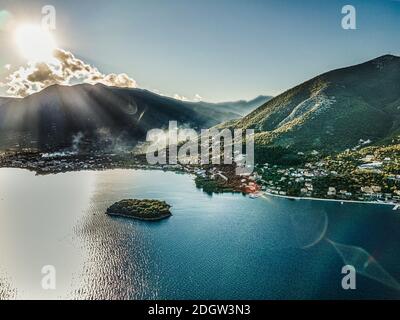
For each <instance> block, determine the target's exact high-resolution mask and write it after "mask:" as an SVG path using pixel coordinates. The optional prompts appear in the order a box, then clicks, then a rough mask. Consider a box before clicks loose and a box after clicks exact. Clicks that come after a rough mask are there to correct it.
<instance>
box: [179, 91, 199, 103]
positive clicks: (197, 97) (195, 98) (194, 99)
mask: <svg viewBox="0 0 400 320" xmlns="http://www.w3.org/2000/svg"><path fill="white" fill-rule="evenodd" d="M173 98H174V99H176V100H181V101H191V102H199V101H201V100H203V98H202V96H200V95H199V94H198V93H196V94H195V95H194V98H193V99H188V98H186V97H185V96H181V95H179V94H177V93H175V94H174V97H173Z"/></svg>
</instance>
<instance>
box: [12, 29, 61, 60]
mask: <svg viewBox="0 0 400 320" xmlns="http://www.w3.org/2000/svg"><path fill="white" fill-rule="evenodd" d="M15 42H16V44H17V46H18V49H19V50H20V52H21V54H22V55H23V57H24V58H26V59H27V60H29V61H31V62H49V61H51V60H52V59H53V52H54V50H55V49H56V48H57V44H56V41H55V40H54V38H53V36H52V35H51V33H50V32H49V31H46V30H44V29H42V28H41V27H40V26H35V25H22V26H20V27H18V28H17V29H16V32H15Z"/></svg>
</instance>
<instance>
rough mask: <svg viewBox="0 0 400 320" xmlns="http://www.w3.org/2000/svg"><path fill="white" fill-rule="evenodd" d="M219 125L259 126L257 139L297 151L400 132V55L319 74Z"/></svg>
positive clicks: (376, 140)
mask: <svg viewBox="0 0 400 320" xmlns="http://www.w3.org/2000/svg"><path fill="white" fill-rule="evenodd" d="M219 127H231V128H254V129H255V130H256V144H257V146H258V149H262V147H268V148H280V149H285V150H292V151H311V150H314V149H315V150H318V151H322V152H326V153H330V152H337V151H342V150H344V149H346V148H350V147H353V146H355V145H357V144H358V142H359V140H360V139H364V140H368V139H370V140H371V141H372V143H373V144H379V143H385V142H386V141H390V140H391V138H392V137H394V136H396V135H399V134H400V57H396V56H392V55H385V56H382V57H379V58H377V59H374V60H371V61H368V62H366V63H362V64H359V65H355V66H351V67H347V68H343V69H338V70H334V71H330V72H327V73H324V74H322V75H320V76H317V77H315V78H313V79H311V80H309V81H307V82H304V83H303V84H301V85H298V86H296V87H294V88H292V89H290V90H288V91H286V92H284V93H283V94H281V95H279V96H277V97H275V98H273V99H271V100H270V101H268V102H267V103H265V104H264V105H262V106H260V107H259V108H257V109H256V110H254V111H253V112H251V113H250V114H248V115H247V116H245V117H243V118H242V119H240V120H236V121H229V122H227V123H225V124H222V125H220V126H219Z"/></svg>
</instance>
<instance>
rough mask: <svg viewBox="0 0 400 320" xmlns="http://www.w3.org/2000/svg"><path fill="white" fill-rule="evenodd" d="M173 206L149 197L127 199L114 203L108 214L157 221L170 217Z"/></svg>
mask: <svg viewBox="0 0 400 320" xmlns="http://www.w3.org/2000/svg"><path fill="white" fill-rule="evenodd" d="M169 208H171V206H170V205H169V204H167V203H166V202H165V201H159V200H149V199H143V200H139V199H125V200H121V201H118V202H116V203H114V204H113V205H112V206H110V207H109V208H108V209H107V212H106V213H107V214H108V215H112V216H121V217H128V218H134V219H139V220H147V221H156V220H161V219H165V218H168V217H170V216H171V215H172V214H171V212H170V211H169Z"/></svg>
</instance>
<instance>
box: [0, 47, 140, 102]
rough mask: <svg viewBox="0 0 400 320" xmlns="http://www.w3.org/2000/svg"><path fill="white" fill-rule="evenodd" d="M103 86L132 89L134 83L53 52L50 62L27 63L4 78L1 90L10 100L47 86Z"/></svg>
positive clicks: (71, 57)
mask: <svg viewBox="0 0 400 320" xmlns="http://www.w3.org/2000/svg"><path fill="white" fill-rule="evenodd" d="M74 83H91V84H96V83H102V84H105V85H108V86H116V87H124V88H134V87H136V86H137V84H136V81H135V80H133V79H132V78H130V77H129V76H128V75H127V74H125V73H121V74H114V73H111V74H103V73H101V72H100V71H99V70H98V69H97V68H96V67H93V66H91V65H89V64H87V63H85V62H83V61H82V60H80V59H78V58H76V57H75V56H74V55H73V54H72V53H71V52H68V51H65V50H62V49H56V50H55V51H54V59H53V60H52V61H51V62H38V63H28V64H27V65H26V66H23V67H20V68H19V69H18V70H16V71H14V72H13V73H11V74H10V75H8V76H7V77H6V82H5V83H4V86H5V87H6V88H7V93H8V94H9V95H11V96H18V97H25V96H27V95H30V94H32V93H35V92H38V91H40V90H42V89H44V88H46V87H48V86H50V85H53V84H61V85H71V84H74Z"/></svg>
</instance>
